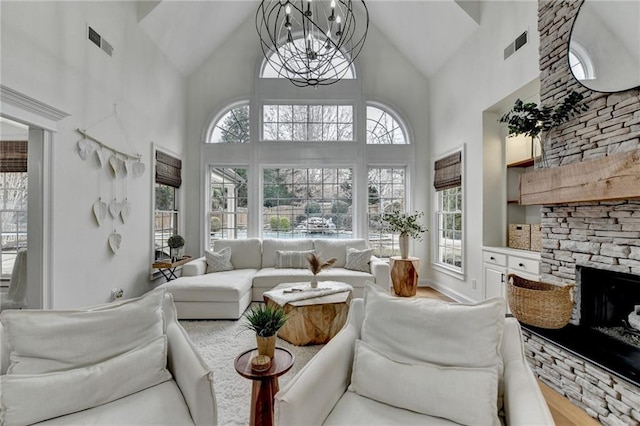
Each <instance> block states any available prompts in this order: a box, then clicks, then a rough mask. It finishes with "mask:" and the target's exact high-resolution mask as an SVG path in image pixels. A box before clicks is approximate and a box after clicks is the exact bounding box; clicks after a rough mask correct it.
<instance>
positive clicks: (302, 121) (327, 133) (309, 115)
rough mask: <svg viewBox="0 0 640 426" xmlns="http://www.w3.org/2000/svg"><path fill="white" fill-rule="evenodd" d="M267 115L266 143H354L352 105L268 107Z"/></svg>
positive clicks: (266, 106)
mask: <svg viewBox="0 0 640 426" xmlns="http://www.w3.org/2000/svg"><path fill="white" fill-rule="evenodd" d="M263 111H264V112H263V122H262V134H263V140H269V141H271V140H279V141H352V140H353V106H351V105H340V106H338V105H265V106H264V108H263Z"/></svg>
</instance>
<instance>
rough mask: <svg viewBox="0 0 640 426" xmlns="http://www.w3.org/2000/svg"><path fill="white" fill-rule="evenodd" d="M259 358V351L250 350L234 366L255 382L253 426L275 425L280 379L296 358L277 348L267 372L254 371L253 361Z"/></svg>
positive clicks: (252, 413) (251, 421) (252, 394)
mask: <svg viewBox="0 0 640 426" xmlns="http://www.w3.org/2000/svg"><path fill="white" fill-rule="evenodd" d="M255 356H258V349H257V348H254V349H249V350H248V351H245V352H243V353H241V354H240V355H238V357H237V358H236V360H235V362H234V365H235V368H236V371H237V372H238V374H240V375H241V376H242V377H245V378H247V379H250V380H253V385H252V388H251V418H250V421H249V424H250V425H251V426H257V425H264V426H272V425H273V421H274V419H273V397H274V396H275V394H276V393H277V392H278V390H279V389H280V387H279V385H278V377H280V376H282V375H283V374H284V373H286V372H287V371H289V370H290V369H291V367H293V363H294V362H295V356H294V355H293V354H292V353H291V352H289V351H288V350H287V349H285V348H276V351H275V354H274V356H273V358H272V359H271V367H270V368H269V369H268V370H266V371H253V370H252V369H251V360H252V359H253V357H255Z"/></svg>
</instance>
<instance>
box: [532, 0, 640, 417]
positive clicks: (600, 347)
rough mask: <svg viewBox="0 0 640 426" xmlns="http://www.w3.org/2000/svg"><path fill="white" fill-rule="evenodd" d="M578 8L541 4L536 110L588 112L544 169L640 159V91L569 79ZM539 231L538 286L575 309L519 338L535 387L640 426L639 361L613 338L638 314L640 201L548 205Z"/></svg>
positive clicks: (564, 130) (550, 1)
mask: <svg viewBox="0 0 640 426" xmlns="http://www.w3.org/2000/svg"><path fill="white" fill-rule="evenodd" d="M581 4H582V0H562V1H560V0H539V2H538V30H539V33H540V80H541V89H540V90H541V93H540V99H541V102H542V103H543V104H550V105H555V104H556V103H557V102H558V101H559V100H560V99H562V98H563V97H564V96H566V95H567V94H568V93H569V92H571V91H572V90H575V91H578V92H580V93H582V94H583V95H584V96H585V99H586V101H587V104H588V105H589V109H588V111H586V112H583V113H581V115H580V116H578V117H576V118H575V119H573V120H572V121H571V122H570V123H568V124H567V125H565V126H563V127H561V128H560V129H559V132H558V135H557V137H556V138H555V139H554V140H553V143H552V144H551V146H550V147H548V149H547V154H548V155H547V160H548V163H549V166H550V167H562V166H565V165H569V164H576V163H581V162H584V161H589V160H595V159H599V158H603V157H606V156H610V155H612V154H617V153H621V152H629V151H636V150H638V149H640V90H637V89H636V90H628V91H625V92H620V93H613V94H608V93H599V92H594V91H591V90H588V89H586V88H585V87H583V86H582V85H580V83H578V82H577V81H576V80H575V79H574V78H573V76H572V75H571V72H570V70H569V66H568V59H567V54H568V42H569V36H570V31H571V27H572V24H573V21H574V19H575V17H576V14H577V12H578V9H579V7H580V5H581ZM541 222H542V246H543V249H542V253H541V259H542V262H541V278H542V280H543V281H546V282H550V283H555V284H567V283H572V284H576V291H575V307H574V312H573V316H572V319H571V324H569V325H568V326H566V327H565V328H563V329H560V330H540V329H535V328H533V327H525V328H524V331H523V333H524V335H525V346H526V353H527V357H528V360H529V362H530V364H531V366H532V368H533V370H534V372H535V373H536V375H537V376H538V377H539V379H540V380H541V381H543V382H545V383H546V384H548V385H549V386H551V387H552V388H554V389H555V390H557V391H558V392H560V393H561V394H563V395H565V396H566V397H567V398H569V399H570V400H571V401H572V402H573V403H575V404H576V405H578V406H579V407H581V408H583V409H584V410H585V411H586V412H587V413H589V414H590V415H591V416H592V417H594V418H597V419H598V420H599V421H600V422H602V423H603V424H607V425H619V424H631V425H638V424H640V351H639V350H638V348H637V346H634V345H633V344H631V343H633V342H631V343H627V342H624V341H623V340H624V339H622V340H621V339H618V338H616V337H612V336H610V335H609V334H610V333H609V331H610V330H609V329H611V328H614V324H615V323H619V321H621V317H624V316H626V315H628V314H629V313H630V312H631V311H632V310H633V306H634V304H635V305H638V304H640V299H639V298H638V296H639V292H640V199H625V200H607V201H595V202H594V201H589V202H585V201H580V200H575V202H573V201H572V202H570V203H565V204H553V205H545V206H543V208H542V220H541ZM625 312H626V313H625ZM615 327H618V326H617V325H615Z"/></svg>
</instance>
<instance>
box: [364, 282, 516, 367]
mask: <svg viewBox="0 0 640 426" xmlns="http://www.w3.org/2000/svg"><path fill="white" fill-rule="evenodd" d="M504 312H505V306H504V299H502V298H492V299H488V300H486V301H483V302H479V303H476V304H469V305H465V304H460V303H447V302H443V301H440V300H435V299H426V298H411V299H408V298H401V297H395V296H391V295H389V294H387V293H383V292H381V291H379V290H378V289H377V287H376V286H374V285H372V284H367V287H366V292H365V318H364V321H363V323H362V334H361V338H362V340H364V341H365V342H367V343H369V344H370V345H371V346H372V347H374V348H376V349H378V350H379V351H381V352H385V353H397V354H398V355H400V356H404V357H406V358H409V359H414V360H417V361H424V362H431V363H434V364H439V365H444V366H457V367H491V366H494V365H496V364H499V363H501V357H500V345H501V341H502V334H503V329H504ZM500 373H502V372H500Z"/></svg>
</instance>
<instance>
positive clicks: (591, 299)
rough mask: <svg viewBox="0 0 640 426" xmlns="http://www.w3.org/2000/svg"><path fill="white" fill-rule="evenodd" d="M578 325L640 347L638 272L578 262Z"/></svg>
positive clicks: (639, 289)
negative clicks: (614, 269) (633, 272)
mask: <svg viewBox="0 0 640 426" xmlns="http://www.w3.org/2000/svg"><path fill="white" fill-rule="evenodd" d="M577 278H578V282H579V283H580V325H581V326H584V327H590V328H593V329H595V330H596V331H599V332H601V333H604V334H607V335H609V336H611V337H613V338H615V339H618V340H622V341H623V342H625V343H628V344H631V345H633V346H635V347H637V348H640V329H638V328H637V325H638V324H637V318H638V313H639V312H637V311H638V310H640V276H638V275H631V274H625V273H621V272H613V271H607V270H603V269H594V268H589V267H586V266H578V268H577Z"/></svg>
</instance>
